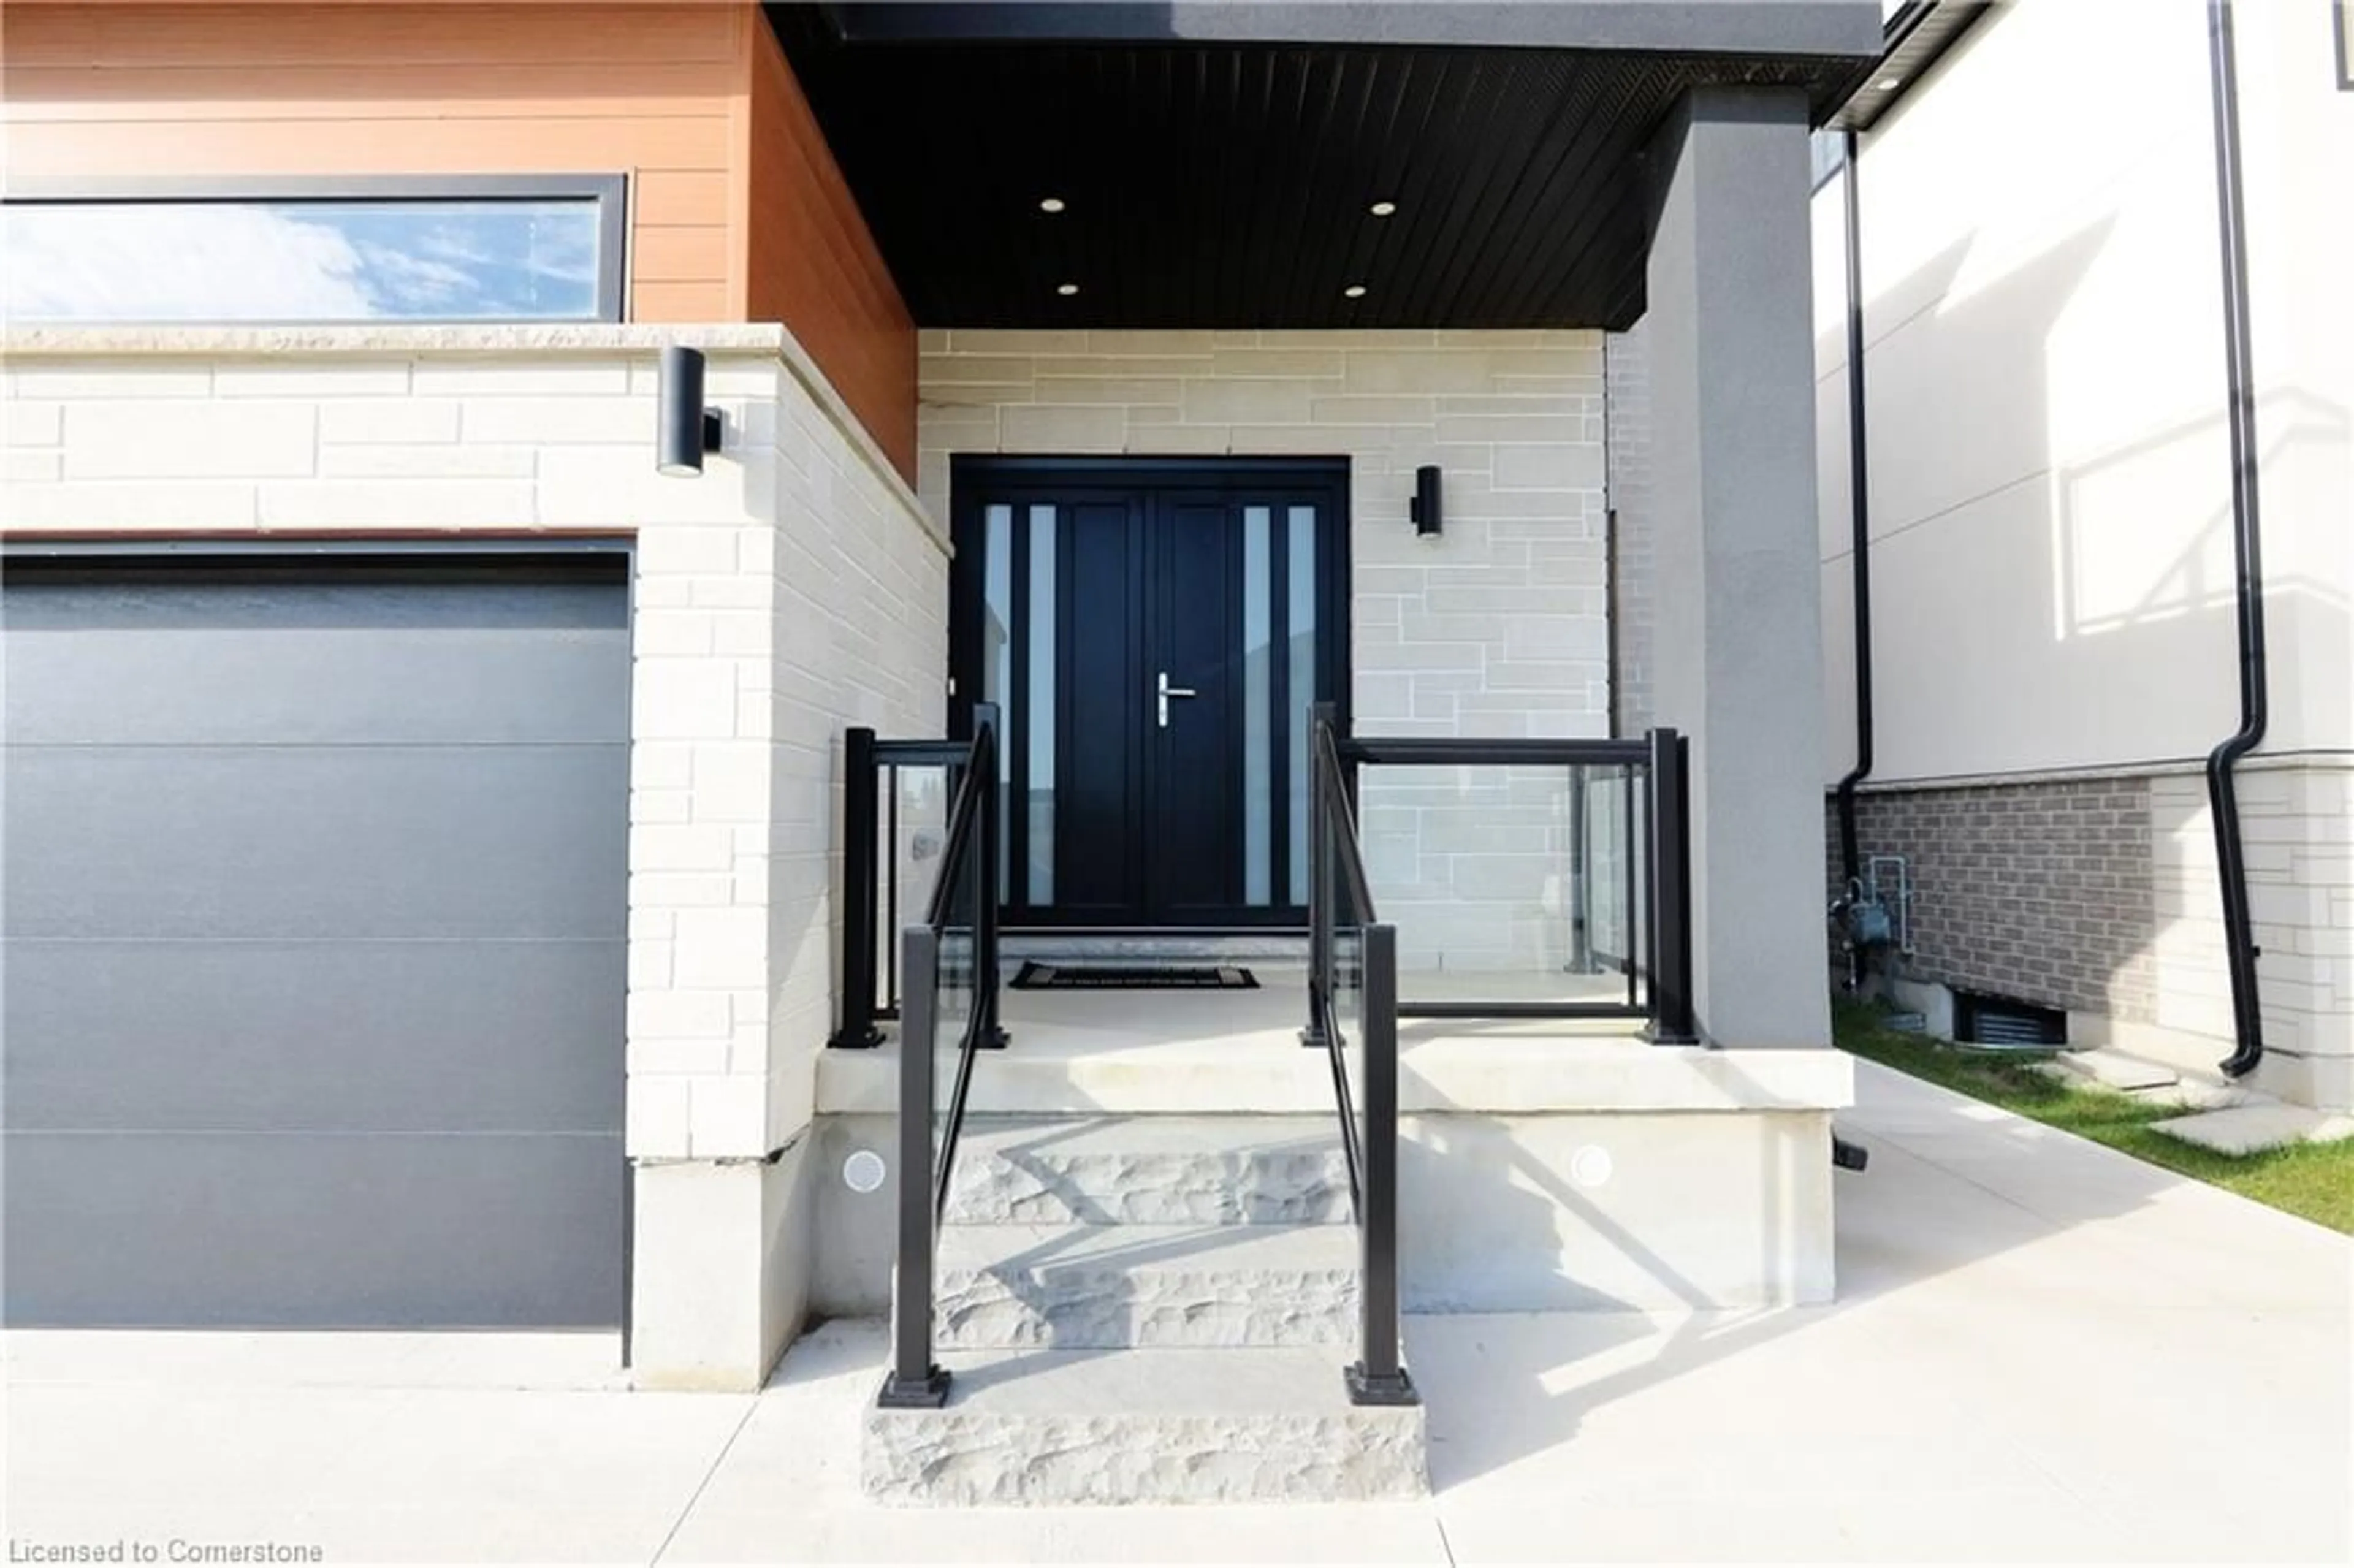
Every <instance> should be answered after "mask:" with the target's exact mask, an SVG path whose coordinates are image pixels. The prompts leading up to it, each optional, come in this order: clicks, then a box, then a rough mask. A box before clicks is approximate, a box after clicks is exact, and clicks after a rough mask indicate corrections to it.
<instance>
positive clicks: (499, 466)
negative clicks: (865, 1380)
mask: <svg viewBox="0 0 2354 1568" xmlns="http://www.w3.org/2000/svg"><path fill="white" fill-rule="evenodd" d="M678 341H686V342H699V343H701V344H703V345H704V346H705V349H706V352H707V353H708V355H709V356H710V370H709V380H708V385H707V388H706V390H707V395H708V397H709V399H710V401H711V403H712V404H713V405H714V406H716V407H717V408H720V409H721V411H722V414H723V417H724V418H725V419H726V444H725V448H724V450H722V451H721V452H720V453H718V454H716V455H715V456H713V457H712V458H710V459H709V460H708V461H707V464H706V468H705V472H704V473H703V475H702V476H701V477H699V478H696V479H692V480H680V479H665V478H663V477H662V476H660V475H658V474H657V473H656V472H655V471H654V468H653V462H652V437H653V430H654V422H655V421H654V410H655V398H656V390H657V377H656V367H655V355H656V350H657V349H658V347H659V346H660V345H661V344H665V343H670V342H678ZM7 347H8V354H7V356H6V361H5V399H0V426H5V450H6V470H5V472H6V478H7V483H6V486H5V495H4V496H0V524H5V527H6V528H7V529H8V530H9V531H10V532H12V533H19V534H22V533H32V532H38V533H44V534H72V535H97V536H107V535H147V536H157V535H171V534H186V533H192V532H201V533H207V534H216V535H218V534H252V535H258V536H267V535H277V534H285V535H300V536H306V537H308V536H321V535H325V536H334V537H347V538H352V539H362V538H367V537H372V536H379V537H380V536H385V535H408V536H414V535H428V536H431V535H451V536H453V537H461V536H480V535H534V534H550V533H558V534H561V533H570V534H580V533H600V534H613V535H626V536H628V537H629V538H630V539H631V541H632V578H631V596H632V614H633V628H632V639H633V651H634V662H633V673H632V683H631V733H632V743H631V795H630V821H631V828H630V885H629V898H630V910H629V938H630V939H629V1011H628V1053H627V1061H628V1073H629V1080H630V1081H629V1094H628V1101H627V1106H628V1109H627V1118H628V1120H627V1136H626V1145H627V1149H628V1151H629V1154H630V1157H631V1160H632V1161H633V1163H634V1164H635V1166H636V1168H637V1192H638V1195H639V1206H638V1218H637V1237H638V1247H637V1259H636V1280H637V1287H636V1296H637V1302H638V1313H637V1348H638V1362H639V1366H640V1369H641V1373H642V1375H643V1376H645V1377H647V1378H649V1379H650V1380H652V1381H670V1382H674V1383H723V1384H728V1385H732V1386H754V1385H756V1384H757V1382H758V1378H759V1377H760V1376H761V1375H762V1374H763V1373H764V1372H765V1371H766V1370H767V1364H768V1361H769V1359H772V1358H773V1355H774V1352H775V1351H777V1350H778V1349H779V1348H780V1347H781V1344H782V1341H783V1338H784V1337H785V1336H786V1335H788V1334H789V1333H790V1331H791V1329H792V1326H793V1324H794V1322H795V1321H796V1320H797V1319H798V1314H799V1310H800V1308H799V1297H798V1291H799V1289H800V1279H801V1275H802V1274H803V1273H804V1272H805V1264H806V1259H805V1252H806V1245H805V1240H804V1238H803V1235H802V1234H801V1229H800V1228H797V1227H798V1224H799V1222H798V1221H797V1220H796V1218H795V1210H794V1206H793V1205H794V1202H795V1193H794V1188H793V1177H794V1172H795V1171H796V1170H797V1167H798V1153H797V1152H796V1151H797V1150H798V1148H799V1146H800V1143H801V1141H802V1139H803V1135H804V1134H805V1132H806V1129H807V1128H808V1127H809V1124H810V1120H811V1105H812V1096H813V1082H814V1075H815V1067H814V1060H815V1054H816V1053H817V1051H819V1050H820V1049H821V1048H822V1046H823V1044H824V1043H825V1040H826V1038H827V1036H828V1034H829V1033H830V1032H831V1029H832V1019H833V1001H832V978H831V977H832V965H833V957H834V950H835V946H836V941H837V937H836V933H837V931H838V927H839V916H838V912H837V911H836V910H835V909H834V907H833V902H834V900H833V894H832V889H833V887H834V885H835V884H836V881H837V875H836V868H837V867H838V863H839V862H838V856H839V854H840V843H839V838H840V834H839V831H838V828H837V823H838V821H839V818H840V809H841V808H840V792H841V772H842V764H841V749H842V732H843V729H844V728H845V727H846V726H852V725H870V726H874V727H875V728H876V729H878V730H880V731H883V732H884V733H885V734H893V735H929V734H938V733H939V731H940V729H941V726H942V725H943V724H944V722H945V718H944V712H943V709H944V706H945V698H944V686H943V682H942V680H941V672H942V671H943V670H944V669H945V668H946V664H947V652H946V645H947V630H946V611H947V587H946V583H947V548H946V541H945V539H944V538H943V537H942V536H941V535H940V534H939V532H938V530H937V529H936V528H935V527H934V525H933V524H932V523H931V522H930V520H929V518H928V515H927V514H925V513H924V512H923V511H922V509H921V508H920V507H919V506H918V505H917V501H916V498H915V496H914V494H913V493H911V492H910V491H909V490H908V489H907V486H906V485H905V483H904V482H901V481H900V480H899V479H898V478H897V476H896V472H895V471H894V470H893V469H892V467H891V465H890V464H889V462H888V461H886V460H885V457H884V456H883V454H882V453H881V451H880V450H879V449H878V448H877V447H876V446H875V442H874V441H873V440H872V439H871V438H870V437H868V436H867V435H866V433H865V432H864V429H862V428H861V427H860V426H859V425H858V423H857V422H856V420H855V419H854V418H853V417H852V416H851V415H850V414H849V413H848V411H847V410H846V408H844V406H843V404H842V402H841V400H840V398H839V397H837V396H836V395H835V394H834V392H833V390H832V387H830V386H829V385H828V384H827V383H826V382H825V380H824V379H823V377H822V376H820V375H819V374H818V373H817V372H816V371H815V369H814V368H813V367H812V366H811V364H810V363H809V361H808V360H807V358H806V356H805V355H802V354H801V350H800V348H799V346H798V345H797V344H794V343H793V342H792V340H791V339H790V337H789V336H788V335H787V334H784V333H783V331H782V330H781V329H779V328H777V327H775V326H755V327H719V328H661V329H641V328H631V327H596V328H513V327H493V328H482V327H465V328H449V327H430V328H417V327H411V328H375V327H369V328H337V329H296V330H287V331H277V330H270V329H240V330H212V329H190V330H185V331H162V332H158V331H143V332H137V333H132V332H119V333H117V332H56V333H18V334H13V335H12V336H11V337H10V339H9V340H8V344H7ZM780 1151H782V1153H783V1154H784V1155H787V1156H790V1158H780V1157H779V1156H780Z"/></svg>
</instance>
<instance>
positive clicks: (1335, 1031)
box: [1301, 705, 1419, 1404]
mask: <svg viewBox="0 0 2354 1568" xmlns="http://www.w3.org/2000/svg"><path fill="white" fill-rule="evenodd" d="M1309 745H1310V758H1309V768H1310V786H1309V789H1310V795H1309V802H1310V803H1309V841H1308V863H1309V974H1308V999H1309V1023H1308V1028H1307V1030H1306V1031H1305V1032H1304V1033H1303V1034H1302V1036H1301V1038H1302V1040H1303V1041H1304V1042H1305V1043H1306V1044H1309V1045H1310V1046H1319V1047H1321V1048H1322V1049H1323V1051H1324V1052H1325V1054H1326V1055H1327V1057H1328V1058H1329V1059H1330V1061H1331V1068H1332V1099H1333V1107H1334V1109H1335V1111H1336V1112H1337V1113H1338V1115H1339V1118H1340V1126H1341V1152H1342V1154H1343V1156H1344V1158H1345V1160H1346V1162H1347V1165H1348V1171H1349V1199H1350V1206H1351V1211H1352V1216H1353V1218H1354V1219H1355V1221H1356V1226H1357V1238H1358V1244H1359V1245H1358V1262H1359V1278H1358V1290H1359V1300H1358V1308H1359V1323H1358V1330H1359V1347H1358V1360H1357V1361H1355V1362H1354V1363H1353V1364H1352V1365H1351V1366H1350V1367H1349V1368H1348V1369H1347V1373H1346V1378H1347V1383H1348V1390H1349V1397H1350V1399H1351V1400H1352V1401H1353V1402H1354V1403H1356V1404H1416V1403H1417V1402H1418V1399H1419V1396H1418V1395H1417V1394H1416V1392H1415V1387H1414V1380H1413V1379H1412V1378H1411V1377H1410V1376H1408V1375H1407V1372H1406V1369H1405V1358H1404V1353H1403V1351H1402V1348H1401V1345H1400V1340H1399V1322H1398V1310H1399V1290H1398V1224H1397V1185H1398V1182H1397V1162H1398V1046H1397V1020H1398V1012H1397V931H1396V929H1395V928H1394V927H1391V926H1387V925H1384V924H1383V922H1382V921H1381V920H1380V918H1379V917H1378V916H1376V914H1375V912H1374V909H1373V890H1372V887H1371V885H1370V884H1369V883H1368V882H1367V881H1366V879H1365V866H1364V861H1363V856H1362V854H1361V853H1359V848H1358V835H1357V822H1356V815H1355V811H1354V809H1353V807H1352V805H1351V803H1350V800H1349V795H1348V790H1347V788H1346V783H1345V778H1344V775H1343V773H1342V771H1341V760H1340V758H1339V756H1338V754H1337V752H1336V750H1335V747H1334V734H1333V726H1332V710H1331V708H1330V707H1329V706H1325V705H1320V706H1319V707H1318V708H1317V710H1316V713H1315V715H1314V722H1313V724H1312V726H1311V727H1310V740H1309Z"/></svg>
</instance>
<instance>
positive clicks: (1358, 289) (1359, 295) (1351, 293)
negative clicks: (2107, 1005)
mask: <svg viewBox="0 0 2354 1568" xmlns="http://www.w3.org/2000/svg"><path fill="white" fill-rule="evenodd" d="M1341 293H1343V294H1345V295H1346V296H1348V297H1349V298H1350V299H1352V300H1362V299H1363V298H1364V297H1365V286H1364V285H1363V283H1352V284H1350V285H1349V286H1348V287H1347V288H1345V289H1343V290H1341Z"/></svg>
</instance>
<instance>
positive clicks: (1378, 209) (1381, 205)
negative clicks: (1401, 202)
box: [1365, 201, 1397, 217]
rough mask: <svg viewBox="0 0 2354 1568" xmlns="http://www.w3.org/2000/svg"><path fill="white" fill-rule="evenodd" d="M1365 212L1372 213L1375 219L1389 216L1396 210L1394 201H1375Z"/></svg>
mask: <svg viewBox="0 0 2354 1568" xmlns="http://www.w3.org/2000/svg"><path fill="white" fill-rule="evenodd" d="M1365 210H1366V211H1367V212H1370V213H1372V214H1373V216H1374V217H1388V216H1389V215H1390V214H1392V213H1394V212H1395V211H1396V210H1397V203H1395V202H1394V201H1377V202H1375V203H1374V204H1373V206H1371V207H1367V208H1366V209H1365Z"/></svg>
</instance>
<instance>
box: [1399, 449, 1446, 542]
mask: <svg viewBox="0 0 2354 1568" xmlns="http://www.w3.org/2000/svg"><path fill="white" fill-rule="evenodd" d="M1406 515H1408V516H1409V517H1412V518H1413V519H1414V532H1415V536H1416V538H1421V539H1436V538H1437V537H1438V530H1439V527H1440V525H1441V524H1440V519H1439V514H1438V465H1437V464H1436V463H1426V464H1424V465H1423V466H1422V467H1420V468H1418V469H1416V470H1415V471H1414V499H1413V500H1412V501H1410V502H1408V503H1406Z"/></svg>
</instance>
